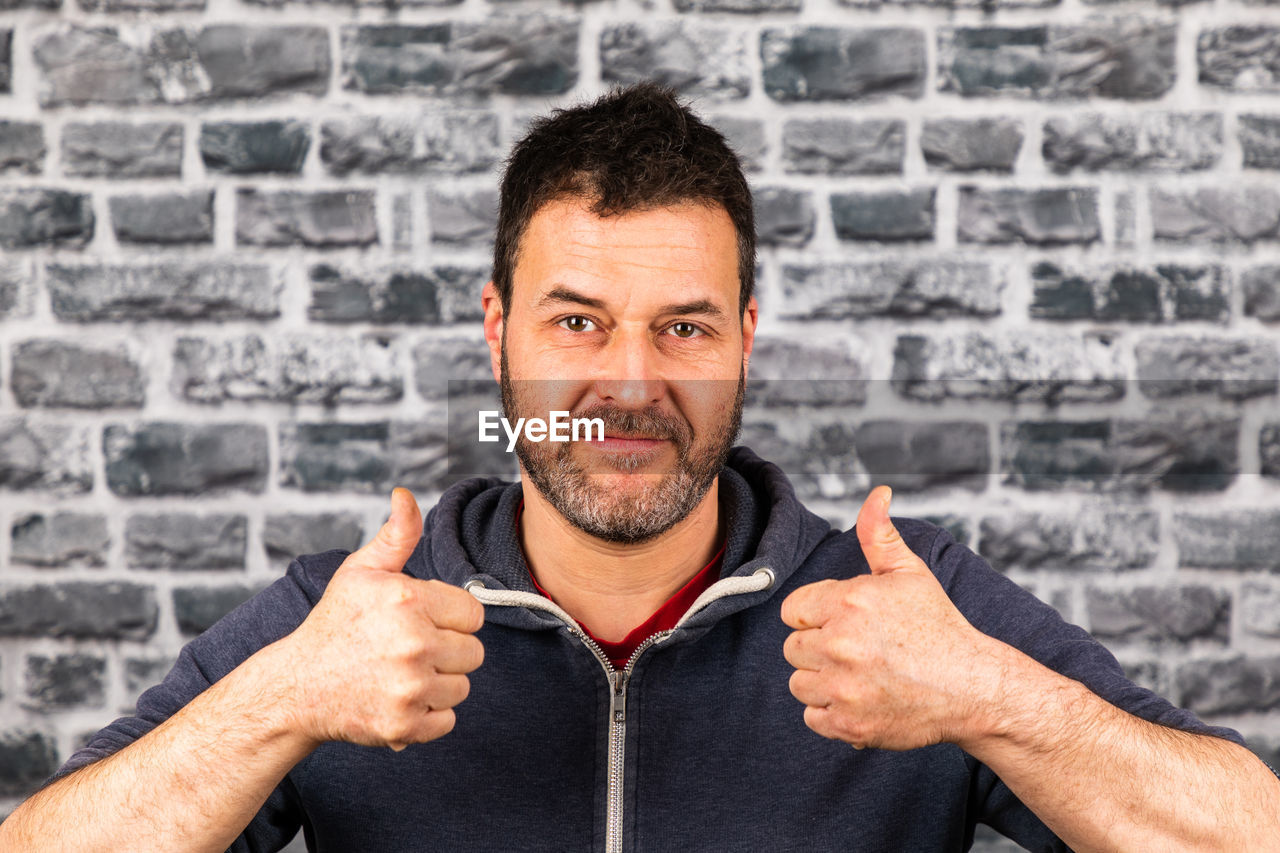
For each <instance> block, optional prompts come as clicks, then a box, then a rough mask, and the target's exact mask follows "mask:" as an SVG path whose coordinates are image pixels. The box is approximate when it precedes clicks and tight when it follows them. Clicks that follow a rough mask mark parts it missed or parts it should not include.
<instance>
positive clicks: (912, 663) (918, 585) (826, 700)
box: [782, 486, 1001, 750]
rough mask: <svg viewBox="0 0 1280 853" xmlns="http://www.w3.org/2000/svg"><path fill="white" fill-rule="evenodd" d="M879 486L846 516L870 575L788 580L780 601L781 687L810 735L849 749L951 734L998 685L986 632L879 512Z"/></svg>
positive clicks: (959, 731) (919, 742)
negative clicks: (786, 629)
mask: <svg viewBox="0 0 1280 853" xmlns="http://www.w3.org/2000/svg"><path fill="white" fill-rule="evenodd" d="M890 497H891V492H890V490H889V487H888V486H878V487H876V488H875V489H874V490H872V492H871V494H870V495H868V496H867V499H866V501H865V502H864V503H863V505H862V509H861V511H860V512H859V513H858V521H857V525H856V530H857V535H858V541H859V542H860V543H861V544H862V550H863V553H864V554H865V555H866V558H867V562H868V563H869V565H870V566H871V574H868V575H859V576H857V577H853V578H850V579H848V580H841V581H836V580H825V581H819V582H817V583H813V584H809V585H807V586H803V587H801V588H800V589H797V590H796V591H795V592H793V593H792V594H791V595H789V596H787V599H786V600H785V601H784V602H783V603H782V621H783V622H785V623H786V624H787V625H788V626H790V627H792V628H795V629H796V630H795V631H794V633H792V634H791V636H789V637H787V640H786V643H785V644H784V645H783V654H784V655H785V656H786V659H787V661H788V662H789V663H790V664H791V665H792V666H794V667H795V668H796V671H795V673H793V674H792V676H791V693H792V694H793V695H794V696H795V697H796V698H797V699H799V700H800V701H801V702H803V703H804V704H805V706H806V707H805V709H804V721H805V724H806V725H808V726H809V728H811V729H813V730H814V731H815V732H817V733H818V734H820V735H823V736H824V737H829V738H835V739H837V740H842V741H845V742H847V743H850V744H852V745H853V746H855V747H857V748H859V749H861V748H863V747H866V746H872V747H879V748H882V749H896V750H903V749H914V748H916V747H920V746H927V745H929V744H934V743H940V742H944V741H946V742H952V743H959V744H961V745H962V746H963V744H964V742H965V741H966V739H968V738H969V737H973V736H977V735H979V733H980V732H981V731H982V727H981V722H982V717H983V715H984V708H985V707H988V706H987V703H986V702H984V701H983V700H984V697H986V698H987V699H988V701H989V700H990V699H991V698H993V693H992V691H995V690H997V689H998V682H999V669H1000V665H999V660H1000V658H1001V656H1000V655H998V654H995V653H993V652H994V651H995V650H994V649H993V647H992V644H993V643H996V642H997V641H995V640H993V639H992V638H990V637H988V636H987V635H985V634H983V633H982V632H980V631H978V630H977V629H976V628H974V627H973V626H972V625H970V624H969V622H968V620H966V619H965V618H964V616H963V615H962V614H961V613H960V611H959V610H957V609H956V607H955V605H954V604H952V603H951V599H950V598H948V597H947V593H946V591H945V590H943V588H942V585H941V584H940V583H938V579H937V578H936V577H934V575H933V572H931V571H930V570H929V567H928V566H926V565H925V564H924V562H923V561H922V560H921V559H920V558H919V557H917V556H916V555H915V553H914V552H912V551H911V549H909V548H908V547H907V546H906V544H905V543H904V542H903V541H902V537H901V536H900V535H899V534H898V531H897V529H896V528H895V527H894V526H893V523H892V522H891V521H890V520H889V500H890Z"/></svg>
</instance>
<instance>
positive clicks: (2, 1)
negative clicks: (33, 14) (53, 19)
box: [0, 0, 62, 12]
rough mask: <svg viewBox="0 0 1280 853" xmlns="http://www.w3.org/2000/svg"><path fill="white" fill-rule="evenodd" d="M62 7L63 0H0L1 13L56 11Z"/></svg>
mask: <svg viewBox="0 0 1280 853" xmlns="http://www.w3.org/2000/svg"><path fill="white" fill-rule="evenodd" d="M61 6H62V0H0V11H6V12H7V11H11V10H13V9H45V10H54V9H58V8H59V7H61Z"/></svg>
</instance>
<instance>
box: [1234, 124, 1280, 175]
mask: <svg viewBox="0 0 1280 853" xmlns="http://www.w3.org/2000/svg"><path fill="white" fill-rule="evenodd" d="M1236 122H1237V130H1236V137H1237V139H1239V141H1240V149H1241V150H1242V151H1243V152H1244V167H1245V168H1246V169H1280V116H1267V115H1242V116H1239V117H1237V119H1236Z"/></svg>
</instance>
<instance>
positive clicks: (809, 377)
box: [747, 335, 870, 408]
mask: <svg viewBox="0 0 1280 853" xmlns="http://www.w3.org/2000/svg"><path fill="white" fill-rule="evenodd" d="M866 374H867V371H866V368H865V367H864V366H863V365H862V364H861V363H860V362H859V361H858V360H857V359H856V358H854V357H853V356H851V355H850V354H849V351H848V349H847V348H846V347H844V346H842V345H840V344H838V343H834V344H819V343H813V342H808V341H793V340H790V339H788V338H779V337H769V336H767V335H757V336H756V340H755V347H754V349H752V351H751V370H750V374H749V376H748V377H747V401H748V405H749V406H751V407H774V406H776V407H781V408H788V407H791V406H823V407H827V406H860V405H862V404H863V403H865V402H866V399H867V384H868V382H870V380H869V379H868V378H867V375H866Z"/></svg>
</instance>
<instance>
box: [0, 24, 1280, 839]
mask: <svg viewBox="0 0 1280 853" xmlns="http://www.w3.org/2000/svg"><path fill="white" fill-rule="evenodd" d="M646 76H653V77H657V78H659V79H662V80H666V81H670V82H673V83H676V84H677V85H679V86H680V87H681V88H682V90H683V91H684V92H686V93H687V94H688V95H689V96H690V97H692V98H693V99H694V101H695V106H696V108H697V109H698V110H699V111H700V112H701V113H702V114H703V115H704V116H706V117H708V118H709V119H710V120H712V121H713V123H715V124H716V125H717V126H718V127H720V128H721V129H722V130H724V131H725V133H726V134H727V135H728V136H729V137H730V139H731V141H732V142H733V144H734V145H735V147H736V148H737V149H738V151H739V152H740V153H741V154H742V156H743V158H744V160H745V162H746V163H747V165H748V167H749V169H750V174H751V178H752V181H753V185H754V187H755V191H756V193H757V201H758V217H759V220H760V239H761V256H760V298H761V304H762V314H763V325H762V334H763V337H762V339H761V342H760V347H759V351H758V355H757V358H756V359H755V361H754V362H753V367H754V368H755V370H756V372H757V374H758V375H760V376H763V377H769V378H772V379H786V380H797V379H804V378H809V379H818V380H822V381H821V382H818V383H815V384H805V383H801V382H797V381H786V382H770V383H768V384H766V385H765V386H763V387H761V388H758V389H756V391H755V392H754V394H753V402H752V406H751V408H750V410H749V415H748V418H747V423H746V426H745V440H746V441H747V443H750V444H751V445H753V446H755V447H756V448H757V449H758V450H760V451H761V452H763V453H765V454H766V455H768V456H770V457H771V458H774V459H776V460H777V461H778V462H779V463H780V464H782V465H783V466H784V467H785V468H786V469H787V470H788V471H790V472H792V473H794V474H795V475H796V477H797V483H798V485H799V487H800V489H801V491H802V493H803V494H804V495H805V496H806V498H807V499H808V500H809V501H810V502H811V504H812V505H813V506H814V507H815V508H817V509H819V510H820V511H822V512H823V513H824V514H826V515H828V516H829V517H831V518H832V519H833V520H836V521H839V522H840V523H842V524H845V525H847V524H849V523H851V522H852V520H853V517H854V514H855V512H856V508H857V506H858V503H859V501H860V498H861V496H862V495H863V494H865V492H866V490H867V489H868V488H869V486H870V485H873V484H874V483H876V482H890V483H891V484H893V485H894V486H895V488H896V493H897V499H896V503H895V511H896V512H897V513H898V514H902V515H921V516H926V517H930V518H934V519H938V520H940V521H942V522H943V523H945V524H947V525H948V526H949V527H951V528H952V529H954V530H955V531H956V532H957V533H958V535H960V536H961V538H962V539H964V540H965V541H967V542H968V543H970V544H971V545H973V546H974V547H975V548H977V549H978V550H979V551H980V552H981V553H983V554H984V555H986V556H987V557H988V558H989V559H990V560H991V561H992V562H993V563H994V564H995V565H996V566H997V567H999V568H1001V569H1002V570H1005V571H1007V572H1008V573H1009V574H1010V575H1011V576H1012V577H1014V578H1015V579H1016V580H1018V581H1019V582H1020V583H1024V584H1025V585H1027V586H1028V587H1030V588H1031V589H1033V590H1034V591H1035V592H1036V593H1037V594H1039V595H1040V596H1041V597H1043V598H1045V599H1046V600H1048V601H1050V602H1052V603H1053V604H1054V605H1055V606H1057V607H1058V608H1059V609H1061V610H1062V611H1063V612H1064V613H1065V614H1066V616H1067V617H1068V618H1070V619H1072V620H1073V621H1076V622H1079V623H1080V624H1083V625H1085V626H1086V627H1088V628H1089V629H1090V630H1092V631H1093V632H1094V633H1095V635H1097V636H1098V637H1099V638H1100V639H1102V640H1103V641H1104V642H1105V643H1106V644H1107V645H1108V646H1110V647H1111V648H1112V649H1113V650H1115V652H1116V653H1117V655H1118V656H1119V657H1120V658H1121V660H1122V661H1123V662H1124V663H1125V664H1126V665H1127V666H1128V667H1129V668H1130V670H1131V672H1132V673H1133V675H1134V677H1135V678H1136V679H1137V680H1139V681H1140V682H1142V683H1146V684H1149V685H1152V686H1154V687H1155V688H1157V689H1158V690H1160V691H1161V692H1163V693H1165V694H1166V695H1169V696H1170V697H1171V698H1173V699H1174V700H1175V701H1178V702H1179V703H1182V704H1186V705H1189V706H1190V707H1191V708H1193V709H1195V710H1196V711H1198V712H1199V713H1201V714H1202V715H1203V716H1205V717H1206V718H1208V719H1210V720H1213V721H1215V722H1222V723H1226V724H1230V725H1234V726H1237V727H1239V728H1240V729H1241V730H1242V731H1244V732H1245V733H1246V734H1247V735H1248V736H1250V737H1251V738H1252V740H1253V743H1254V745H1255V746H1256V748H1257V749H1258V750H1259V752H1261V753H1263V754H1265V755H1267V756H1268V757H1269V758H1271V759H1272V761H1273V763H1274V762H1275V758H1276V756H1277V752H1280V736H1278V735H1277V734H1276V732H1277V731H1280V725H1278V724H1280V580H1278V579H1277V574H1276V572H1277V570H1278V569H1280V479H1278V478H1280V406H1278V405H1277V402H1278V398H1277V392H1278V387H1277V386H1278V380H1280V353H1278V351H1277V335H1276V330H1277V327H1276V325H1275V324H1276V323H1277V322H1280V251H1278V249H1280V242H1278V241H1280V180H1277V175H1278V174H1280V173H1277V172H1276V171H1275V170H1277V169H1280V8H1276V5H1275V4H1272V3H1239V2H1229V1H1228V0H1200V2H1187V3H1172V4H1167V3H1159V4H1156V3H1144V2H1117V3H1107V2H1099V3H1083V2H1081V0H1060V2H1052V0H1024V2H1016V0H1015V2H1003V0H991V2H966V0H956V2H950V3H948V2H928V0H926V2H918V3H911V2H901V0H885V2H860V0H840V2H836V0H672V2H670V3H669V2H667V0H653V2H610V3H603V2H596V3H583V4H571V3H554V2H539V0H510V2H507V0H461V2H450V0H426V2H405V3H394V2H393V3H372V2H370V3H363V2H358V0H357V2H346V3H326V2H313V3H293V2H288V3H286V2H276V0H260V2H238V0H0V383H2V384H0V814H3V813H4V810H5V809H7V807H11V806H12V805H13V804H14V802H16V800H17V798H20V797H21V796H22V795H23V794H24V793H25V792H26V791H28V790H29V789H30V788H31V786H32V785H33V784H34V783H36V782H37V781H38V780H39V779H41V778H43V777H44V776H45V775H46V774H47V773H49V772H50V771H52V770H53V769H54V768H55V767H56V766H57V764H58V763H59V762H60V761H61V760H62V759H64V758H65V757H66V756H67V755H68V754H69V753H70V752H71V751H72V750H73V749H74V748H75V746H76V744H77V743H78V742H80V741H81V740H82V738H83V737H84V736H85V735H86V734H87V733H90V732H92V731H94V730H96V729H97V728H99V727H101V726H102V725H104V724H105V723H106V722H108V721H109V720H110V719H112V718H113V717H114V716H116V715H117V714H118V713H121V712H125V711H127V710H129V709H130V708H131V707H132V703H133V701H134V698H135V697H136V695H137V694H138V693H139V692H140V691H141V690H142V689H144V688H145V687H146V686H148V685H149V684H151V683H154V682H155V681H156V680H158V678H159V677H160V676H161V675H162V674H163V673H164V671H166V669H167V667H168V665H169V663H170V662H171V660H172V659H173V657H174V655H175V653H176V651H177V650H178V648H179V647H180V646H181V644H182V643H183V642H184V641H185V640H186V639H188V638H190V637H191V636H193V635H195V634H196V633H198V632H200V631H201V630H203V629H204V628H205V627H207V626H208V625H210V624H211V623H212V622H213V621H214V620H215V619H216V618H217V617H218V616H219V615H220V614H222V613H223V612H225V611H226V610H227V609H229V608H230V607H232V606H234V605H235V604H236V603H238V602H240V601H242V600H243V599H245V598H246V597H247V596H249V595H251V594H252V593H253V592H254V591H255V590H257V589H259V588H261V587H262V586H263V585H265V584H266V583H268V582H270V581H271V579H272V578H274V577H276V576H278V575H279V573H280V572H281V570H282V567H283V566H284V565H285V563H286V562H287V560H288V557H289V556H290V555H292V554H294V553H297V552H302V551H314V550H320V549H323V548H327V547H333V546H342V547H352V546H355V545H356V544H357V543H359V542H361V541H362V540H363V539H364V538H365V537H366V536H367V535H369V534H370V533H371V532H372V531H373V530H374V529H376V526H377V524H378V523H379V522H380V520H381V518H382V517H383V515H384V513H385V510H386V505H387V504H386V495H387V492H388V491H389V489H390V488H391V486H393V485H395V484H403V485H408V486H410V487H412V488H414V489H415V490H416V491H417V494H418V497H419V499H420V501H421V502H422V503H423V504H424V505H430V504H431V503H432V502H433V501H434V499H435V496H436V495H437V494H438V493H439V490H440V488H441V486H442V484H443V483H444V461H445V460H444V451H443V439H442V436H443V427H442V424H443V421H444V409H445V406H444V399H445V397H444V394H445V385H444V380H445V378H446V377H460V378H461V377H473V376H476V375H484V372H485V369H486V363H485V358H484V353H483V351H482V350H481V349H480V348H479V347H478V341H479V340H480V338H479V324H478V322H477V320H478V317H479V306H478V293H479V288H480V286H481V285H482V284H483V282H484V281H485V280H486V279H487V277H488V270H489V252H490V240H491V222H492V219H493V211H494V207H495V203H496V192H495V189H496V177H497V174H498V168H499V165H500V162H501V159H502V158H503V156H505V152H506V150H507V148H508V146H509V144H510V142H511V140H512V139H514V138H516V137H517V136H518V135H519V133H520V131H521V128H522V127H523V125H524V123H525V121H527V119H528V118H529V117H530V116H531V115H535V114H538V113H540V112H542V111H544V110H546V109H547V108H548V107H550V106H552V105H556V104H561V103H567V102H571V101H575V100H578V99H579V98H581V97H585V96H590V95H592V94H595V93H598V92H600V91H602V90H603V89H604V88H605V87H606V86H607V85H608V84H609V83H612V82H615V81H632V80H636V79H640V78H642V77H646Z"/></svg>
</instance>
